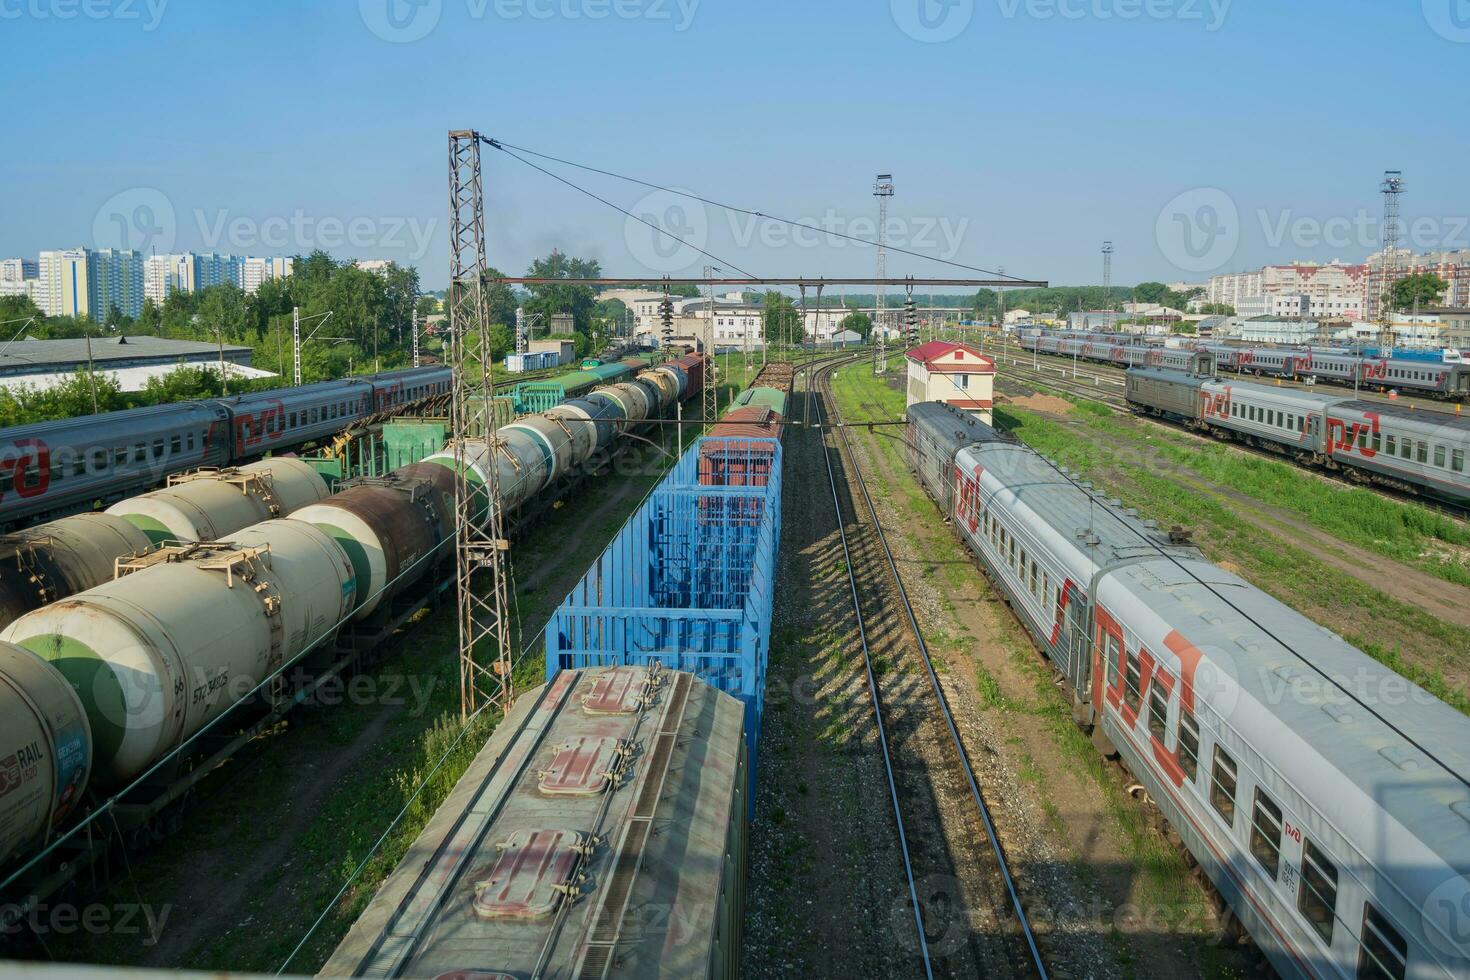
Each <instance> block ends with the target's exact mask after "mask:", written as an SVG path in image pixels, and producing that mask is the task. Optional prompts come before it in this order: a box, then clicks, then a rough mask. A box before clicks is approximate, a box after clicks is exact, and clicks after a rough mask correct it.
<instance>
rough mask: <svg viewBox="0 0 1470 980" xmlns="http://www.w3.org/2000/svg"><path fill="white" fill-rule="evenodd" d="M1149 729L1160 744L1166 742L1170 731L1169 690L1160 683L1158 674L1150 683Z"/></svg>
mask: <svg viewBox="0 0 1470 980" xmlns="http://www.w3.org/2000/svg"><path fill="white" fill-rule="evenodd" d="M1148 731H1149V734H1150V735H1152V736H1153V737H1154V738H1156V739H1158V740H1159V744H1160V745H1163V744H1164V735H1165V734H1167V733H1168V731H1169V692H1168V691H1166V690H1164V687H1163V685H1161V684H1160V683H1159V678H1158V675H1157V674H1155V675H1154V679H1153V682H1152V683H1150V684H1149V691H1148Z"/></svg>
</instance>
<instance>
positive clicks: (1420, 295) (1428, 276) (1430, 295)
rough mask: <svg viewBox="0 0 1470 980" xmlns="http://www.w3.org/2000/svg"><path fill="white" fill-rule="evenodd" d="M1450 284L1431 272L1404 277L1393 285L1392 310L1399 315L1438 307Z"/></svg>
mask: <svg viewBox="0 0 1470 980" xmlns="http://www.w3.org/2000/svg"><path fill="white" fill-rule="evenodd" d="M1449 288H1450V284H1449V283H1447V282H1445V281H1444V280H1443V279H1441V278H1440V277H1439V276H1436V275H1435V274H1434V273H1432V272H1421V273H1418V274H1416V275H1412V276H1405V277H1404V278H1402V279H1400V280H1398V281H1397V282H1395V283H1394V284H1393V295H1392V303H1393V308H1394V309H1396V310H1398V311H1399V312H1400V313H1406V312H1408V311H1410V310H1413V309H1416V308H1417V309H1423V308H1424V307H1427V306H1437V305H1439V302H1440V299H1441V297H1443V296H1444V293H1445V290H1447V289H1449Z"/></svg>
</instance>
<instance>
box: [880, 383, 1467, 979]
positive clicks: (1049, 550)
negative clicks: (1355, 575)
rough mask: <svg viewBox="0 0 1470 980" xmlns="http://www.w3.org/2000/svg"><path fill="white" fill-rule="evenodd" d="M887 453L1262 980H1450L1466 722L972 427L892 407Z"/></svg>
mask: <svg viewBox="0 0 1470 980" xmlns="http://www.w3.org/2000/svg"><path fill="white" fill-rule="evenodd" d="M906 442H907V452H908V459H909V464H910V466H911V467H912V468H913V469H914V471H915V472H916V473H917V474H918V475H919V478H920V480H921V482H922V483H923V485H924V487H925V489H926V490H927V491H928V493H929V494H930V496H931V497H932V498H933V499H934V500H935V501H936V503H937V504H938V505H939V507H940V508H941V509H942V510H943V512H944V514H945V517H946V518H947V519H949V520H950V521H951V522H952V524H953V527H954V528H955V530H956V531H957V533H958V534H959V535H960V537H961V538H962V539H963V540H964V542H965V544H966V545H967V546H968V547H969V549H970V550H971V551H973V552H974V554H975V555H976V556H977V557H978V559H979V562H980V564H981V566H982V567H983V568H984V570H985V572H986V574H987V575H988V576H989V578H990V579H991V581H992V582H993V583H994V584H995V586H996V588H997V589H998V590H999V591H1000V592H1001V593H1002V595H1003V596H1004V597H1005V599H1006V600H1007V602H1008V603H1009V604H1010V605H1011V607H1012V609H1013V610H1014V611H1015V613H1016V615H1017V617H1018V618H1019V619H1020V621H1021V622H1022V623H1023V624H1024V626H1025V627H1026V629H1027V630H1028V632H1029V633H1030V635H1031V637H1032V639H1033V640H1034V642H1035V644H1036V646H1037V647H1038V648H1039V649H1040V650H1041V651H1042V652H1043V654H1044V655H1045V656H1046V657H1047V659H1048V660H1049V661H1050V663H1051V665H1052V667H1053V668H1054V669H1055V671H1056V673H1057V674H1058V675H1059V683H1060V684H1062V685H1063V686H1064V689H1065V690H1066V691H1067V693H1068V694H1069V696H1070V697H1071V699H1072V704H1073V711H1074V716H1075V718H1076V720H1077V721H1078V722H1079V723H1081V724H1082V725H1083V726H1084V727H1085V728H1089V729H1091V730H1092V732H1093V738H1094V741H1095V742H1096V743H1097V744H1098V746H1099V748H1101V749H1102V750H1103V751H1104V752H1106V753H1108V754H1113V753H1116V754H1117V755H1118V756H1119V757H1120V758H1121V759H1122V761H1123V762H1124V763H1125V764H1126V765H1127V767H1128V769H1129V771H1130V772H1132V774H1133V775H1134V777H1135V778H1136V779H1137V780H1138V782H1139V783H1141V784H1142V786H1143V787H1144V788H1145V789H1146V790H1147V792H1148V793H1149V795H1150V796H1151V797H1152V799H1153V800H1154V801H1155V802H1156V803H1157V804H1158V806H1159V808H1160V810H1161V811H1162V814H1163V816H1164V817H1165V818H1166V819H1167V821H1168V823H1169V825H1170V826H1171V827H1172V828H1173V830H1174V831H1175V832H1176V833H1177V834H1178V836H1179V838H1180V840H1181V842H1182V844H1183V846H1184V847H1185V848H1186V849H1187V852H1188V853H1189V854H1190V855H1191V856H1192V858H1193V859H1194V860H1196V861H1198V863H1199V865H1200V867H1201V868H1202V869H1203V871H1204V873H1205V874H1206V875H1208V877H1209V879H1210V880H1211V881H1212V882H1213V884H1214V886H1215V887H1216V888H1217V889H1218V890H1219V892H1220V894H1221V895H1222V896H1223V897H1224V898H1225V899H1226V901H1228V903H1229V905H1230V908H1231V909H1232V911H1233V914H1234V915H1235V916H1236V917H1238V920H1239V922H1240V923H1241V924H1243V925H1244V926H1245V927H1246V929H1247V930H1248V931H1249V932H1250V934H1251V936H1252V937H1253V938H1254V940H1255V941H1256V944H1257V945H1258V946H1259V948H1260V949H1261V950H1262V951H1263V952H1264V954H1265V955H1266V957H1267V958H1268V959H1269V960H1270V961H1271V963H1272V965H1273V966H1274V967H1275V968H1276V969H1277V970H1278V971H1279V972H1280V973H1281V975H1283V976H1287V977H1322V976H1334V977H1336V976H1343V977H1346V976H1357V977H1371V978H1403V977H1414V978H1446V980H1448V978H1451V977H1464V976H1467V975H1470V933H1467V931H1466V921H1467V920H1466V917H1465V910H1466V909H1470V718H1466V716H1465V715H1463V714H1461V713H1460V712H1458V711H1456V710H1455V709H1454V708H1452V707H1450V706H1449V705H1446V704H1445V703H1443V702H1442V701H1440V700H1439V699H1437V698H1435V697H1434V696H1433V695H1431V694H1429V693H1428V692H1427V691H1424V690H1423V689H1422V688H1420V687H1418V686H1417V685H1415V684H1413V683H1412V682H1410V681H1408V680H1406V679H1405V678H1403V677H1401V676H1399V675H1398V674H1395V673H1394V672H1393V671H1391V670H1389V669H1388V668H1386V667H1384V666H1383V665H1382V664H1380V663H1378V662H1377V661H1376V660H1374V659H1372V658H1371V657H1369V656H1367V655H1366V654H1364V653H1362V652H1361V651H1359V650H1357V649H1355V648H1354V647H1352V646H1351V645H1349V644H1348V643H1347V642H1345V641H1344V640H1343V639H1342V638H1341V637H1338V636H1337V635H1335V634H1333V633H1331V632H1330V631H1328V630H1327V629H1325V628H1324V627H1321V626H1318V625H1317V624H1316V623H1313V622H1311V621H1310V620H1308V619H1306V618H1305V617H1303V616H1302V615H1300V614H1299V613H1297V612H1296V611H1294V610H1292V609H1290V608H1288V607H1287V606H1285V605H1283V604H1282V603H1280V602H1278V601H1276V600H1275V599H1273V598H1271V597H1270V596H1268V595H1266V594H1265V593H1264V592H1262V591H1260V590H1259V589H1257V588H1255V587H1254V586H1252V585H1251V584H1250V583H1248V582H1246V581H1244V580H1243V579H1241V578H1239V577H1238V576H1236V575H1233V574H1231V573H1229V572H1226V571H1225V570H1223V569H1221V568H1219V567H1218V566H1216V565H1213V564H1211V563H1209V562H1208V561H1206V560H1205V558H1204V557H1203V555H1202V554H1201V552H1200V551H1199V550H1198V549H1196V548H1194V547H1193V546H1191V545H1189V544H1188V543H1187V540H1186V536H1185V535H1183V534H1181V533H1179V532H1177V531H1174V532H1167V531H1161V530H1160V529H1159V528H1158V527H1157V526H1156V525H1154V524H1153V523H1152V522H1148V521H1143V520H1140V519H1139V518H1138V517H1137V516H1136V513H1135V512H1133V511H1129V510H1125V509H1124V508H1123V507H1122V506H1121V505H1120V503H1119V502H1118V501H1116V500H1107V499H1105V498H1103V497H1102V496H1101V495H1100V494H1099V493H1097V492H1096V491H1095V490H1093V489H1092V488H1091V487H1090V486H1088V485H1086V484H1080V483H1078V482H1077V481H1076V480H1074V479H1073V478H1072V477H1070V476H1069V475H1068V474H1067V473H1065V472H1064V471H1062V470H1059V469H1058V468H1057V467H1055V466H1054V465H1052V464H1051V463H1050V462H1048V461H1047V460H1046V459H1044V458H1042V457H1041V456H1039V455H1037V454H1036V453H1035V452H1033V451H1032V450H1030V449H1028V448H1026V447H1025V446H1022V445H1019V444H1016V443H1014V442H1009V441H1006V440H1003V439H1002V438H1000V437H999V436H998V435H997V433H996V432H995V431H994V430H992V429H991V428H990V427H988V426H986V425H984V424H983V423H981V422H979V421H978V420H976V419H975V418H973V417H972V416H969V415H967V414H965V413H963V412H959V411H957V410H955V409H953V408H951V407H949V406H945V405H940V404H937V403H921V404H918V405H914V406H911V407H910V409H909V411H908V425H907V427H906Z"/></svg>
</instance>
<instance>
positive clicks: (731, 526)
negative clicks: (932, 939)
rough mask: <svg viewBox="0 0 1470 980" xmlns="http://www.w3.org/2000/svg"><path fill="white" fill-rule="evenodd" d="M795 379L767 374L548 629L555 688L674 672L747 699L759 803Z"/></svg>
mask: <svg viewBox="0 0 1470 980" xmlns="http://www.w3.org/2000/svg"><path fill="white" fill-rule="evenodd" d="M794 376H795V371H794V368H793V366H792V365H791V364H789V363H771V364H768V365H766V366H765V367H764V368H762V369H761V371H760V373H759V374H757V375H756V378H755V381H754V383H753V385H752V387H751V388H749V389H747V390H746V391H745V392H743V393H742V394H741V395H740V396H739V397H738V398H737V399H736V400H735V404H734V405H733V406H732V407H731V408H730V409H729V410H728V411H727V412H726V413H725V415H724V416H723V417H722V419H721V421H720V422H719V423H717V424H716V425H715V426H714V427H713V428H712V429H711V430H710V434H709V435H708V436H706V437H704V438H702V439H700V440H698V441H697V442H696V443H695V445H693V446H691V447H690V448H689V449H688V451H686V452H685V453H684V455H683V456H682V457H680V459H679V461H678V462H677V463H676V464H675V465H674V467H673V469H671V470H670V471H669V473H668V475H667V476H665V477H664V479H663V480H662V481H660V483H659V485H658V486H657V487H655V488H654V489H653V491H652V492H651V493H650V494H649V496H648V498H647V499H646V500H645V501H644V503H643V505H642V506H641V507H639V508H638V510H637V511H636V512H635V513H634V514H633V516H632V517H631V518H630V519H629V520H628V522H627V523H626V524H625V525H624V526H623V528H622V529H621V530H620V531H619V532H618V535H617V536H616V537H615V538H614V539H613V541H612V542H611V543H610V544H609V545H608V546H607V547H606V548H605V549H604V550H603V552H602V554H600V555H599V556H598V557H597V560H596V561H595V562H593V564H592V566H591V568H589V569H588V571H587V573H586V574H585V575H584V576H583V577H582V579H581V581H579V582H578V583H577V584H576V586H575V587H573V589H572V590H571V592H570V593H569V594H568V595H567V597H566V598H565V599H564V600H563V601H562V603H561V604H560V605H559V606H558V607H557V609H556V612H555V613H553V615H552V618H551V621H550V622H549V623H548V624H547V627H546V672H547V680H549V681H551V680H554V679H555V678H556V676H557V672H558V671H563V670H568V669H580V668H586V667H608V666H616V665H643V666H647V665H650V664H662V665H663V666H664V667H666V668H669V669H671V670H687V671H692V672H694V673H695V674H697V675H698V676H699V677H700V678H701V679H703V680H705V681H707V682H709V683H711V684H713V685H714V686H716V687H718V688H719V689H720V690H722V691H725V692H726V693H728V694H732V695H734V696H736V697H738V698H740V700H741V702H742V703H743V704H744V706H745V725H744V731H745V738H746V740H747V745H748V750H749V755H750V759H751V763H750V765H749V779H750V783H751V787H752V795H753V788H754V779H755V772H756V762H755V760H756V758H757V756H756V749H757V747H758V745H759V739H760V729H761V719H762V715H763V705H764V697H765V677H766V666H767V658H768V654H769V649H770V639H771V612H772V609H773V603H774V592H773V587H774V585H775V575H776V551H777V548H778V547H779V543H780V537H781V477H782V473H781V466H782V463H781V460H782V446H781V428H782V425H783V422H782V419H783V417H784V416H785V415H786V413H787V399H788V398H789V395H790V390H791V385H792V380H793V378H794Z"/></svg>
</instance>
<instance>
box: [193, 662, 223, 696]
mask: <svg viewBox="0 0 1470 980" xmlns="http://www.w3.org/2000/svg"><path fill="white" fill-rule="evenodd" d="M229 679H230V672H229V670H221V671H220V672H219V673H218V674H216V675H215V676H213V677H211V678H210V679H209V680H208V681H207V682H206V683H204V684H200V685H199V686H198V687H196V688H194V697H193V703H194V704H199V703H200V702H201V701H204V700H206V699H207V698H209V697H210V696H211V695H213V694H214V693H215V692H216V691H218V690H219V689H220V688H222V687H224V686H225V684H226V683H227V682H228V681H229Z"/></svg>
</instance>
